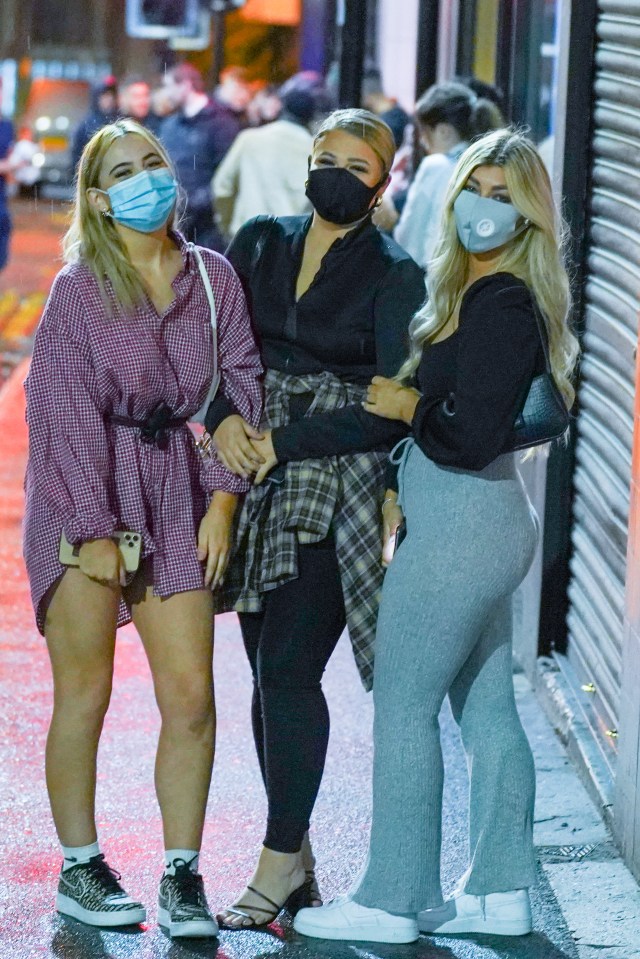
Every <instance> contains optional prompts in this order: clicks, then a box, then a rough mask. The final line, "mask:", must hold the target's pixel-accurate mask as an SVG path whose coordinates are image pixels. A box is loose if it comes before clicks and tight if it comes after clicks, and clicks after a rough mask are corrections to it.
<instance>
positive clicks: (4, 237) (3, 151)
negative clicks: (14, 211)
mask: <svg viewBox="0 0 640 959" xmlns="http://www.w3.org/2000/svg"><path fill="white" fill-rule="evenodd" d="M1 100H2V80H1V79H0V102H1ZM13 140H14V133H13V124H12V123H11V120H6V119H4V117H0V270H3V269H4V268H5V266H6V265H7V260H8V259H9V240H10V238H11V215H10V214H9V208H8V205H7V179H6V178H7V174H8V173H11V172H12V171H13V170H14V169H15V167H16V163H15V161H14V160H12V159H11V155H10V154H11V150H12V147H13Z"/></svg>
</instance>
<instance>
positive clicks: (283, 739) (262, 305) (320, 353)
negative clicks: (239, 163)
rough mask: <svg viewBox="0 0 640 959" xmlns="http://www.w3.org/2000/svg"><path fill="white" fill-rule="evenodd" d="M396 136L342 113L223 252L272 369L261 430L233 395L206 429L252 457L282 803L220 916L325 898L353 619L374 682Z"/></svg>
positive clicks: (251, 595) (246, 602)
mask: <svg viewBox="0 0 640 959" xmlns="http://www.w3.org/2000/svg"><path fill="white" fill-rule="evenodd" d="M394 151H395V146H394V141H393V136H392V134H391V131H390V130H389V129H388V127H387V126H386V124H385V123H383V122H382V121H381V120H379V119H378V118H377V117H375V116H374V115H373V114H371V113H368V112H367V111H365V110H342V111H337V112H336V113H334V114H332V115H331V116H330V117H329V118H328V119H327V120H326V121H325V123H324V124H323V125H322V127H321V128H320V130H319V131H318V134H317V136H316V138H315V141H314V146H313V153H312V156H311V158H310V169H309V179H308V181H307V195H308V196H309V199H310V200H311V202H312V204H313V206H314V213H313V214H312V216H310V217H284V218H279V219H275V218H269V217H258V218H256V219H254V220H251V221H249V223H247V224H246V225H245V226H244V227H243V228H242V229H241V230H240V231H239V233H238V234H237V235H236V237H235V239H234V241H233V243H232V245H231V247H230V249H229V250H228V252H227V256H228V257H229V259H230V261H231V263H232V264H233V266H234V267H235V269H236V271H237V273H238V275H239V276H240V279H241V281H242V283H243V286H244V289H245V292H246V295H247V298H248V302H249V307H250V311H251V313H252V317H253V323H254V329H255V333H256V335H257V339H258V342H259V345H260V348H261V353H262V360H263V363H264V366H265V367H266V369H267V373H266V378H265V394H266V397H265V401H266V405H265V415H264V417H263V421H262V424H261V426H262V433H261V434H258V433H257V432H256V431H255V430H253V429H252V428H251V427H250V426H249V425H248V424H247V423H246V422H244V421H243V420H242V418H241V417H240V416H239V415H238V414H237V413H236V411H235V410H234V409H233V407H232V406H230V405H229V403H228V401H227V400H225V399H224V398H223V397H220V398H219V399H218V400H216V401H215V402H214V403H213V404H212V406H211V407H210V409H209V414H208V416H207V428H208V430H209V432H210V434H211V435H212V437H213V443H214V445H215V447H216V450H217V453H218V456H219V457H220V459H221V460H222V462H223V463H224V464H225V465H227V466H229V467H230V468H231V469H233V470H235V471H236V472H237V473H239V474H240V475H243V476H249V475H252V474H255V486H254V488H253V490H252V491H251V493H250V494H249V495H248V496H247V499H246V501H245V504H244V508H243V511H242V513H241V515H240V518H239V523H238V530H237V534H236V540H235V542H236V550H235V557H234V559H233V560H232V563H231V567H230V570H229V573H228V574H227V582H226V584H225V595H224V598H223V605H222V608H223V609H235V610H237V611H238V613H239V615H240V624H241V627H242V635H243V639H244V643H245V647H246V650H247V654H248V657H249V661H250V663H251V668H252V670H253V675H254V681H255V687H254V699H253V712H252V720H253V732H254V738H255V742H256V748H257V752H258V758H259V761H260V767H261V770H262V775H263V778H264V781H265V786H266V790H267V797H268V803H269V811H268V822H267V831H266V837H265V841H264V847H263V850H262V852H261V855H260V858H259V862H258V866H257V868H256V871H255V873H254V875H253V877H252V879H251V881H250V883H249V885H248V887H247V889H246V890H245V891H244V892H243V893H242V895H241V896H240V899H239V900H238V901H237V902H236V903H235V904H234V906H232V907H231V908H229V909H227V910H225V911H223V912H222V913H221V914H220V916H219V918H220V919H221V921H222V922H223V923H224V924H225V925H226V926H227V927H229V928H249V927H253V926H257V925H265V924H267V923H269V922H272V921H273V920H274V919H275V917H276V915H277V913H278V912H279V910H280V908H281V906H282V905H283V904H284V903H285V902H286V901H287V900H289V903H288V904H289V907H294V906H295V905H299V904H301V903H303V902H304V903H305V904H306V903H308V902H315V903H317V904H319V902H320V900H319V893H318V890H317V886H316V885H315V877H314V874H313V866H314V860H313V856H312V853H311V848H310V845H309V839H308V828H309V819H310V816H311V812H312V809H313V805H314V803H315V799H316V796H317V792H318V788H319V786H320V780H321V778H322V772H323V767H324V760H325V755H326V748H327V741H328V733H329V716H328V712H327V706H326V702H325V699H324V695H323V693H322V690H321V686H320V682H321V678H322V673H323V672H324V668H325V666H326V664H327V662H328V660H329V658H330V656H331V654H332V652H333V650H334V648H335V645H336V643H337V641H338V638H339V637H340V634H341V633H342V631H343V629H344V627H345V625H348V627H349V634H350V638H351V642H352V645H353V649H354V654H355V658H356V663H357V665H358V668H359V670H360V674H361V678H362V681H363V683H364V685H365V687H366V688H367V689H369V688H370V687H371V682H372V659H373V654H372V641H373V637H374V635H375V621H376V615H377V606H378V599H379V593H380V588H381V585H382V576H383V571H382V568H381V566H380V558H379V557H380V524H379V517H380V507H381V504H382V500H383V497H384V467H385V461H386V458H387V454H388V451H389V449H390V448H391V446H392V445H393V444H394V443H395V442H396V441H397V440H398V439H399V438H401V437H402V436H403V435H404V433H405V432H406V428H405V427H404V425H403V424H398V423H392V422H391V421H388V420H383V419H381V418H379V417H376V416H373V415H372V414H370V413H368V412H366V411H365V410H364V409H363V407H362V401H363V399H364V397H365V394H366V386H367V383H368V382H370V380H371V377H372V376H373V375H375V374H379V375H382V376H391V375H393V373H394V372H395V371H396V370H397V368H398V367H399V365H400V363H401V362H402V358H403V356H404V354H405V351H406V347H407V342H408V340H407V331H408V325H409V322H410V320H411V318H412V316H413V314H414V313H415V311H416V310H417V308H418V307H419V305H420V304H421V302H422V300H423V298H424V281H423V276H422V272H421V270H420V269H419V268H418V267H417V266H416V264H415V263H414V262H413V260H411V259H410V257H409V256H408V255H407V254H406V253H405V252H404V251H403V250H402V249H401V248H400V247H399V246H398V245H397V244H396V243H395V242H394V241H393V240H391V239H389V238H388V237H385V236H383V235H382V234H381V233H380V232H379V231H378V230H377V229H376V227H375V226H373V224H372V223H371V214H372V212H373V210H374V208H375V206H376V204H377V203H378V201H379V198H380V197H381V196H382V194H383V193H384V191H385V189H386V187H387V185H388V183H389V169H390V166H391V163H392V161H393V157H394ZM265 478H266V481H265ZM263 481H265V482H263ZM292 893H293V894H294V897H293V899H291V898H290V897H291V894H292Z"/></svg>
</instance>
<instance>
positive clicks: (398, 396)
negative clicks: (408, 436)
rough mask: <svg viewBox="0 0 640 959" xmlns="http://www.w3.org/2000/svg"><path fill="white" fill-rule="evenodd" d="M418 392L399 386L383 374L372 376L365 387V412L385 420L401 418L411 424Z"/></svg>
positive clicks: (408, 424)
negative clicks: (367, 386)
mask: <svg viewBox="0 0 640 959" xmlns="http://www.w3.org/2000/svg"><path fill="white" fill-rule="evenodd" d="M419 399H420V393H418V391H417V390H414V389H412V388H411V387H408V386H401V385H400V383H396V381H395V380H389V379H387V378H386V377H385V376H374V378H373V379H372V380H371V383H370V384H369V388H368V389H367V398H366V400H365V401H364V402H363V404H362V405H363V406H364V408H365V410H366V411H367V413H374V414H375V415H376V416H382V417H384V419H386V420H402V422H403V423H406V424H407V426H410V425H411V421H412V420H413V414H414V413H415V411H416V406H417V405H418V400H419Z"/></svg>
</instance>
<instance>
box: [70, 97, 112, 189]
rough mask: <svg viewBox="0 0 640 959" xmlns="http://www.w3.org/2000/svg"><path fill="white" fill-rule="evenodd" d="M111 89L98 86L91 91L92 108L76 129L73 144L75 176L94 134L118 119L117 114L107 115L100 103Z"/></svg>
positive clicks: (72, 169)
mask: <svg viewBox="0 0 640 959" xmlns="http://www.w3.org/2000/svg"><path fill="white" fill-rule="evenodd" d="M108 89H109V86H108V85H105V84H98V86H96V87H94V88H93V90H92V91H91V106H90V108H89V112H88V113H87V115H86V116H85V118H84V119H83V120H81V121H80V124H79V125H78V126H77V127H76V129H75V132H74V134H73V140H72V143H71V173H72V174H73V175H74V176H75V172H76V170H77V168H78V163H79V161H80V157H81V156H82V151H83V150H84V148H85V146H86V145H87V143H88V142H89V140H90V139H91V137H92V136H93V134H94V133H97V132H98V130H99V129H100V128H101V127H104V126H106V124H107V123H114V122H115V121H116V120H117V119H118V114H117V113H105V112H104V111H103V110H101V109H100V107H99V105H98V101H99V99H100V97H101V96H102V95H103V93H106V92H107V90H108Z"/></svg>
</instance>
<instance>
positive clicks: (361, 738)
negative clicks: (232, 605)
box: [0, 280, 578, 959]
mask: <svg viewBox="0 0 640 959" xmlns="http://www.w3.org/2000/svg"><path fill="white" fill-rule="evenodd" d="M38 282H40V283H41V280H39V281H38ZM26 292H37V290H35V291H34V290H31V291H29V290H27V291H26ZM23 293H24V291H23ZM25 371H26V366H25V364H24V363H23V365H22V366H21V367H20V368H18V369H17V370H16V371H15V373H14V375H13V376H12V377H11V379H9V381H8V382H7V383H6V384H5V386H4V388H3V389H2V392H0V436H2V456H1V458H0V723H1V724H2V729H3V730H4V735H3V737H2V739H1V740H0V816H1V820H0V821H1V822H2V831H1V835H0V861H1V862H2V864H3V867H2V868H3V882H2V883H1V884H0V956H3V957H4V956H11V957H12V959H14V957H15V959H18V957H25V959H27V957H28V959H32V957H36V956H37V957H60V959H94V957H95V959H98V957H104V959H121V957H122V959H124V957H135V959H151V957H153V959H156V957H158V959H160V957H166V959H169V957H171V959H181V957H187V956H208V957H213V956H216V957H218V959H250V957H251V959H263V957H268V956H279V957H282V959H319V957H327V959H328V957H331V959H355V957H358V959H494V957H500V959H576V957H577V956H578V953H577V952H576V948H575V944H574V941H573V939H572V937H571V935H570V933H569V930H568V928H567V925H566V923H565V921H564V919H563V917H562V914H561V912H560V909H559V907H558V904H557V902H556V900H555V898H554V895H553V892H552V890H551V887H550V885H549V883H548V881H547V878H546V873H545V872H544V870H543V869H542V868H541V869H540V882H539V885H538V887H537V888H536V890H535V891H534V917H535V932H534V933H533V934H532V935H530V936H527V937H523V938H521V939H506V938H500V939H488V938H484V939H483V940H482V941H480V939H479V938H478V940H476V941H474V940H472V939H470V938H457V939H444V938H438V939H433V938H432V939H428V938H422V939H421V940H420V941H419V942H418V943H416V944H413V945H409V946H369V945H366V944H352V945H343V944H340V943H333V942H321V941H318V940H306V939H303V938H302V937H298V936H297V935H296V934H295V933H294V932H293V931H292V929H291V927H290V923H289V922H288V921H287V920H283V921H282V922H281V923H279V924H274V925H273V926H271V927H270V928H269V929H268V930H266V931H258V932H246V931H243V932H222V933H221V934H220V938H219V939H218V940H213V941H211V942H206V941H203V942H199V941H197V940H194V941H193V942H192V943H186V944H184V943H176V942H171V941H170V940H169V939H168V938H167V937H166V936H165V935H164V934H163V933H162V932H161V931H160V930H159V928H158V927H157V925H156V923H155V910H156V897H157V887H158V882H159V879H160V873H161V868H162V841H161V828H160V819H159V815H158V810H157V807H156V803H155V799H154V793H153V761H154V750H155V743H156V738H157V734H158V726H159V723H158V715H157V711H156V708H155V704H154V699H153V693H152V688H151V682H150V676H149V671H148V668H147V664H146V660H145V658H144V655H143V653H142V650H141V647H140V643H139V641H138V639H137V635H136V633H135V630H134V629H133V628H132V627H127V628H125V629H123V630H121V631H120V634H119V641H118V648H117V657H116V677H115V683H114V694H113V700H112V705H111V708H110V711H109V715H108V718H107V723H106V726H105V731H104V736H103V741H102V746H101V752H100V764H99V780H98V802H97V808H98V821H99V835H100V840H101V844H102V848H103V851H105V852H106V854H107V857H108V859H109V861H110V862H111V863H112V864H113V865H114V866H115V867H116V868H117V869H118V870H120V871H121V872H122V874H123V877H124V881H125V884H126V888H127V889H128V891H129V892H130V893H131V894H132V895H134V896H135V897H136V898H140V899H142V901H143V902H145V903H146V904H147V906H148V909H149V922H148V924H147V927H146V928H145V929H136V930H130V931H125V932H108V931H102V930H95V929H90V928H87V927H84V926H82V925H81V924H79V923H76V922H74V921H72V920H65V919H63V918H62V917H60V916H58V915H57V914H56V913H55V912H54V911H53V901H54V897H55V889H56V881H57V872H58V870H59V867H60V855H59V851H58V846H57V841H56V836H55V833H54V830H53V825H52V821H51V817H50V813H49V808H48V803H47V796H46V791H45V786H44V773H43V766H44V744H45V736H46V729H47V723H48V716H49V711H50V706H51V690H50V674H49V666H48V660H47V656H46V652H45V649H44V645H43V641H42V639H41V638H40V637H39V636H38V634H37V632H36V629H35V626H34V624H33V618H32V611H31V607H30V604H29V596H28V588H27V583H26V577H25V574H24V570H23V567H22V561H21V551H20V522H21V511H22V488H21V486H22V473H23V469H24V460H25V452H26V434H25V427H24V401H23V394H22V387H21V381H22V379H23V376H24V373H25ZM215 674H216V695H217V704H218V719H219V727H218V748H217V756H216V766H215V770H214V778H213V785H212V790H211V797H210V802H209V808H208V816H207V828H206V833H205V840H204V847H203V854H202V857H201V869H202V872H203V874H204V876H205V881H206V884H207V892H208V896H209V900H210V902H211V904H212V905H214V906H216V907H219V906H224V905H225V904H227V903H228V902H230V901H231V900H232V899H233V897H234V896H235V895H236V894H237V893H238V892H239V891H240V890H241V888H242V886H243V885H244V881H245V880H246V878H247V876H248V875H249V874H250V873H251V871H252V868H253V863H254V859H255V856H256V853H257V851H258V849H259V847H260V842H261V839H262V833H263V826H264V818H265V799H264V793H263V788H262V782H261V779H260V775H259V771H258V765H257V761H256V759H255V756H254V752H253V746H252V741H251V736H250V728H249V700H250V692H251V683H250V673H249V668H248V665H247V663H246V662H245V659H244V654H243V651H242V648H241V643H240V637H239V630H238V626H237V621H236V619H235V617H234V616H232V615H227V616H222V617H219V618H218V621H217V632H216V651H215ZM325 685H326V692H327V697H328V699H329V705H330V710H331V716H332V734H331V744H330V750H329V756H328V761H327V768H326V774H325V778H324V783H323V786H322V790H321V794H320V796H319V799H318V803H317V807H316V812H315V815H314V821H313V828H312V841H313V843H314V848H315V851H316V854H317V857H318V876H319V880H320V884H321V888H322V890H323V893H324V895H325V897H327V898H329V897H331V896H333V895H337V894H339V893H341V892H344V891H346V890H347V889H348V888H349V886H350V884H351V883H352V881H353V879H354V877H355V876H356V874H357V872H358V869H359V867H360V865H361V864H362V862H363V859H364V855H365V851H366V843H367V834H368V827H369V815H370V785H369V783H370V772H371V721H372V708H371V698H370V697H369V696H367V695H366V694H365V693H364V692H363V691H362V689H361V687H360V684H359V681H358V678H357V674H356V670H355V667H354V665H353V662H352V659H351V654H350V650H349V647H348V644H347V643H346V642H345V639H344V637H343V640H342V641H341V643H340V644H339V647H338V649H337V651H336V654H335V655H334V657H333V660H332V662H331V663H330V666H329V669H328V671H327V677H326V684H325ZM525 724H526V725H527V728H528V731H529V734H530V737H531V739H532V741H533V742H534V751H535V752H536V753H537V754H538V755H544V754H545V743H544V737H547V738H548V737H549V736H550V735H552V734H551V733H550V731H549V729H548V727H546V726H545V724H544V720H542V718H541V716H540V713H539V711H536V710H535V708H532V707H531V706H530V705H529V706H528V707H527V710H526V715H525ZM443 736H444V746H445V748H444V751H445V757H446V765H447V787H446V797H445V823H444V827H445V828H444V850H443V881H444V887H445V893H446V892H448V891H449V890H450V889H451V887H452V886H453V885H454V883H455V882H456V881H457V879H458V877H459V875H460V874H461V873H462V872H463V871H464V869H465V867H466V801H467V799H466V788H467V781H466V771H465V764H464V759H463V756H462V753H461V747H460V743H459V740H458V737H457V733H456V731H455V727H454V724H453V722H452V719H451V717H450V715H449V714H448V713H445V714H444V715H443ZM536 744H538V745H536ZM539 818H540V820H541V823H542V821H543V820H544V819H545V814H544V812H541V813H540V815H539ZM565 825H566V824H565ZM537 828H538V827H537ZM538 841H539V842H540V841H542V842H544V840H540V839H539V840H538ZM401 866H402V864H401V863H400V864H399V868H401Z"/></svg>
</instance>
